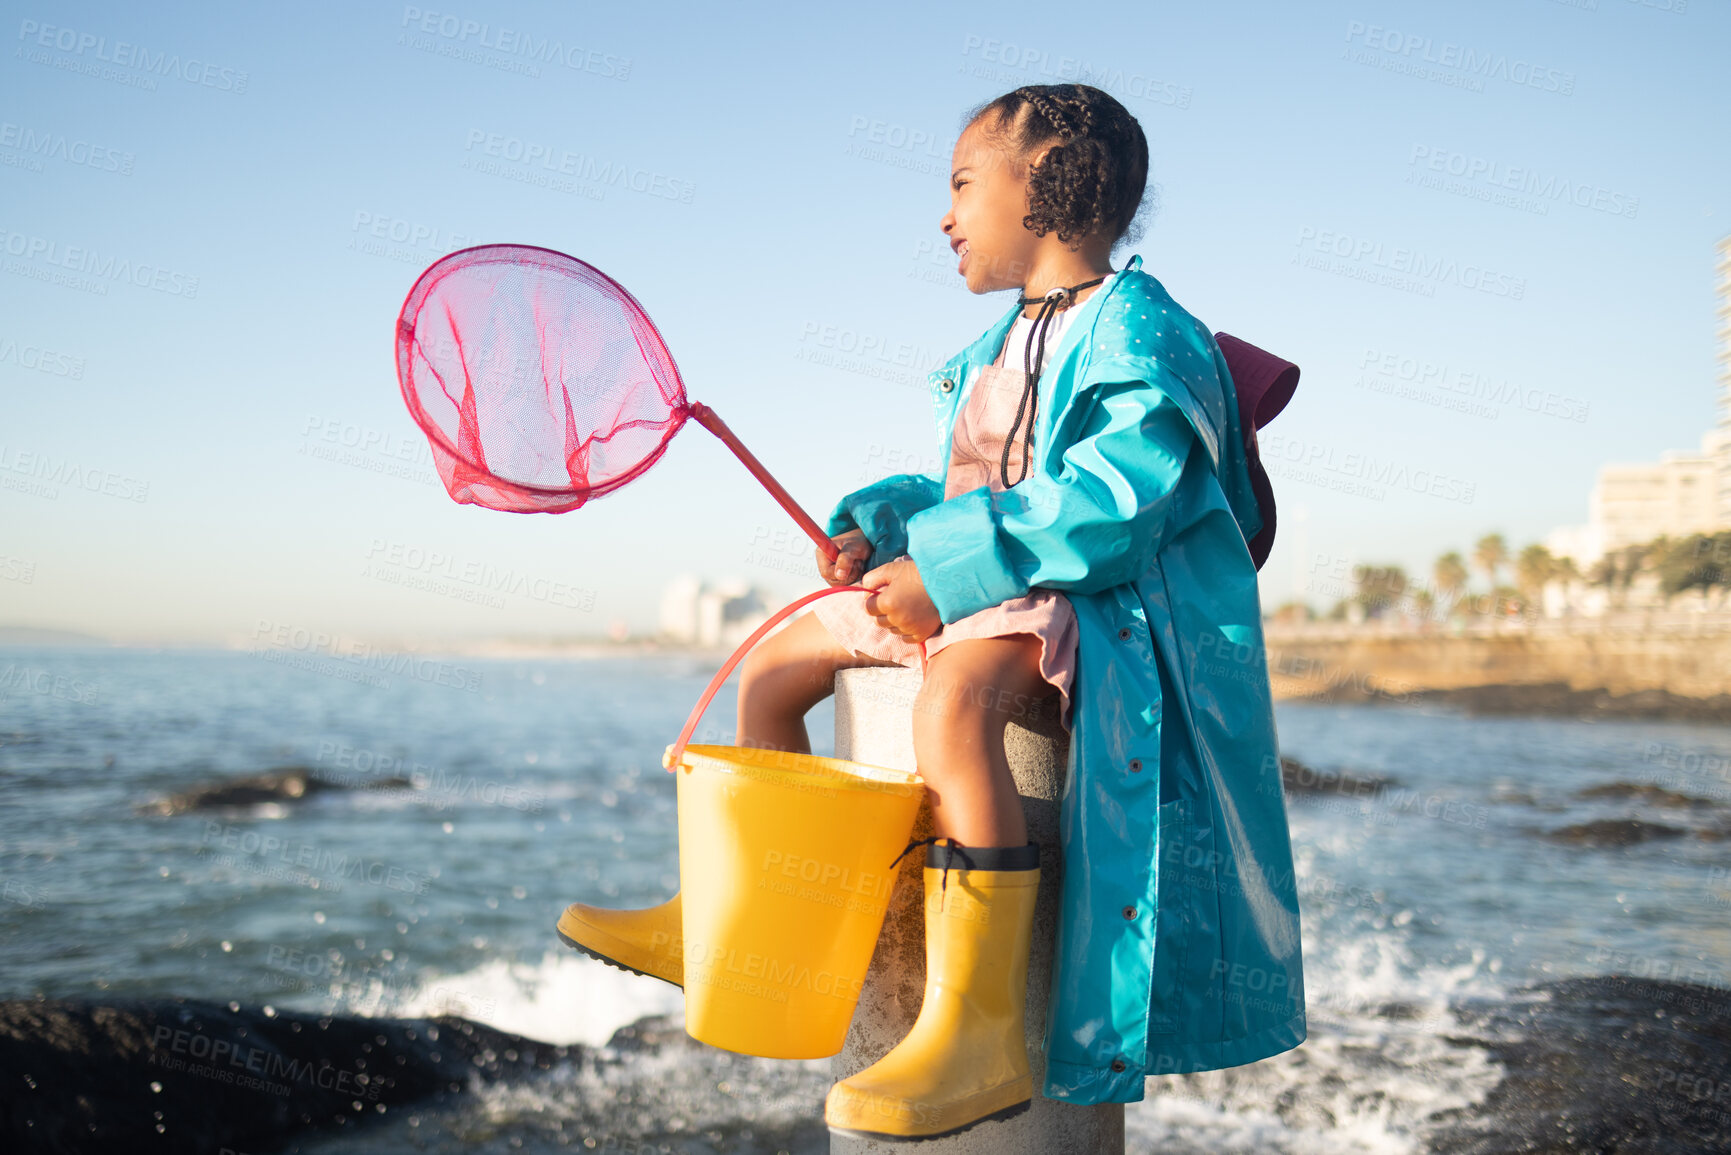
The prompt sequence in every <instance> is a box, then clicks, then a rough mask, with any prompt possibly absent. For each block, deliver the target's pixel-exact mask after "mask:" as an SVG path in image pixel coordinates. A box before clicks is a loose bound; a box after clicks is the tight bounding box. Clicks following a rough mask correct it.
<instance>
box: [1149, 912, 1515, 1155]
mask: <svg viewBox="0 0 1731 1155" xmlns="http://www.w3.org/2000/svg"><path fill="white" fill-rule="evenodd" d="M1398 919H1399V915H1398V914H1397V915H1396V916H1395V920H1387V919H1384V920H1383V921H1384V922H1385V923H1387V922H1390V921H1396V920H1398ZM1409 928H1410V923H1409V922H1399V921H1396V924H1395V925H1389V926H1387V927H1386V929H1371V928H1370V927H1368V926H1363V927H1360V928H1358V929H1357V930H1356V931H1355V933H1354V934H1353V935H1352V936H1351V937H1350V938H1346V939H1344V940H1334V939H1329V940H1322V939H1319V937H1318V936H1316V935H1314V934H1312V933H1308V932H1307V933H1306V934H1305V943H1306V945H1307V946H1314V945H1315V944H1317V943H1318V942H1319V941H1328V942H1329V943H1330V949H1329V950H1327V951H1326V952H1323V951H1317V952H1315V953H1309V952H1307V953H1306V956H1305V960H1304V972H1305V974H1304V982H1305V992H1306V1012H1307V1019H1308V1023H1309V1034H1308V1037H1307V1038H1306V1040H1305V1042H1304V1043H1303V1044H1302V1045H1300V1046H1299V1047H1297V1048H1295V1049H1294V1050H1291V1051H1287V1052H1285V1053H1284V1054H1280V1055H1276V1056H1274V1057H1272V1058H1269V1059H1265V1060H1263V1061H1261V1062H1258V1063H1253V1064H1250V1065H1248V1066H1243V1067H1233V1068H1228V1069H1227V1070H1223V1071H1207V1072H1203V1073H1201V1074H1196V1075H1179V1076H1168V1077H1159V1078H1153V1079H1150V1080H1149V1081H1148V1085H1147V1093H1148V1098H1147V1099H1145V1100H1144V1101H1142V1102H1140V1103H1135V1104H1132V1105H1130V1106H1129V1107H1128V1108H1127V1110H1126V1112H1125V1129H1126V1133H1127V1136H1128V1137H1129V1138H1130V1140H1131V1142H1130V1144H1129V1147H1130V1149H1133V1150H1148V1151H1161V1152H1169V1153H1184V1152H1192V1151H1195V1152H1202V1151H1206V1152H1211V1153H1222V1152H1245V1153H1247V1155H1248V1153H1251V1152H1256V1153H1263V1152H1274V1153H1279V1155H1325V1153H1327V1155H1334V1153H1337V1152H1346V1153H1353V1155H1406V1153H1407V1152H1417V1151H1423V1150H1427V1149H1428V1148H1429V1144H1428V1143H1427V1142H1426V1137H1427V1136H1428V1135H1429V1133H1430V1132H1431V1131H1432V1130H1433V1129H1434V1128H1435V1127H1436V1126H1438V1125H1439V1124H1440V1123H1441V1122H1442V1121H1443V1120H1444V1119H1445V1118H1446V1117H1447V1116H1448V1115H1449V1113H1451V1112H1453V1111H1456V1110H1458V1109H1460V1108H1465V1107H1471V1106H1473V1105H1475V1104H1477V1103H1480V1102H1482V1101H1483V1100H1484V1098H1485V1096H1486V1095H1487V1094H1489V1093H1490V1091H1491V1089H1492V1088H1493V1087H1495V1086H1496V1085H1497V1083H1498V1081H1499V1080H1500V1079H1501V1078H1502V1067H1501V1066H1500V1064H1498V1063H1497V1062H1495V1060H1493V1059H1492V1058H1491V1056H1490V1053H1489V1051H1488V1050H1487V1049H1486V1048H1484V1047H1481V1046H1475V1045H1472V1044H1465V1043H1460V1042H1451V1041H1448V1038H1447V1037H1448V1036H1458V1035H1459V1034H1463V1033H1468V1032H1467V1031H1466V1030H1465V1026H1466V1024H1464V1023H1463V1022H1462V1020H1461V1018H1460V1016H1459V1015H1458V1013H1457V1012H1456V1010H1455V1009H1454V1006H1453V1000H1456V999H1460V998H1473V997H1480V996H1483V997H1491V998H1500V997H1502V996H1503V994H1504V992H1503V991H1502V990H1501V987H1500V984H1499V983H1498V982H1497V981H1496V979H1495V977H1494V976H1493V975H1492V974H1491V973H1490V972H1489V970H1488V968H1487V967H1486V966H1485V963H1486V959H1485V957H1484V954H1483V952H1482V951H1475V952H1474V953H1473V955H1472V957H1471V958H1470V960H1466V961H1463V962H1462V963H1460V964H1459V965H1456V966H1425V965H1420V964H1419V962H1418V960H1417V956H1416V954H1415V952H1414V951H1413V949H1412V945H1411V932H1410V929H1409Z"/></svg>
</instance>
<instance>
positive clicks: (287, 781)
mask: <svg viewBox="0 0 1731 1155" xmlns="http://www.w3.org/2000/svg"><path fill="white" fill-rule="evenodd" d="M413 786H414V783H413V782H411V781H409V780H408V779H407V778H400V777H399V778H381V779H379V780H377V781H371V782H368V783H366V787H365V788H366V789H368V790H395V789H406V788H412V787H413ZM349 788H350V787H348V786H347V785H345V784H344V783H341V782H332V781H330V780H329V779H326V778H320V777H319V776H318V775H316V774H314V773H313V772H312V771H311V770H308V769H307V768H306V767H304V766H284V767H282V768H281V769H277V770H267V771H265V772H264V773H263V774H253V775H249V776H247V777H245V778H228V779H224V780H223V781H221V782H214V783H211V784H210V785H208V786H200V787H197V788H196V789H193V790H186V791H182V792H181V793H179V794H172V795H170V796H169V797H167V798H162V799H158V800H157V801H155V802H151V803H147V804H146V805H144V806H141V807H139V810H140V812H141V813H145V814H192V813H197V812H198V811H203V810H222V809H226V808H229V807H237V806H258V805H261V804H263V803H267V802H299V801H301V800H302V799H304V798H311V797H312V796H313V795H315V794H324V793H327V792H330V791H335V790H347V789H349Z"/></svg>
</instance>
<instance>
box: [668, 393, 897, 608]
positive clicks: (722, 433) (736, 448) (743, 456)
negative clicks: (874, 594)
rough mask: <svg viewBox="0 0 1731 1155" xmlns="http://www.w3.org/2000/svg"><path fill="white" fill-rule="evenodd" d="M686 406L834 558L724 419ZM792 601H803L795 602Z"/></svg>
mask: <svg viewBox="0 0 1731 1155" xmlns="http://www.w3.org/2000/svg"><path fill="white" fill-rule="evenodd" d="M687 408H688V409H689V410H690V412H691V416H693V417H695V418H696V419H697V423H698V424H699V425H701V426H703V427H704V428H705V429H707V430H709V431H710V432H711V433H713V434H715V435H716V436H717V437H719V438H721V440H722V442H723V443H724V444H725V445H726V446H727V447H728V448H729V449H731V450H733V455H734V456H735V457H737V458H739V459H740V460H741V461H743V462H744V463H745V467H746V468H747V469H749V470H751V473H752V476H753V477H756V478H757V479H758V480H759V481H761V482H763V487H764V488H765V489H767V490H769V495H770V496H771V497H773V498H775V500H777V501H778V502H780V503H781V508H783V509H785V510H787V512H788V513H789V514H790V515H791V516H792V517H793V520H795V521H796V522H798V523H799V528H801V529H803V530H805V532H806V536H807V537H809V538H811V540H812V541H814V542H816V543H817V548H818V549H819V550H821V551H822V552H823V556H824V557H826V558H828V559H829V560H830V561H834V560H835V559H836V558H838V557H840V556H841V548H840V547H839V546H837V545H836V544H835V542H833V541H831V540H830V536H829V534H827V533H825V532H824V531H823V527H822V526H820V525H819V524H818V523H817V522H815V521H813V520H812V519H811V517H810V516H809V515H808V514H807V513H806V512H805V510H803V509H801V508H800V507H799V502H797V501H795V500H794V499H793V495H792V494H790V493H789V492H788V491H787V490H785V489H783V488H782V487H781V482H779V481H777V480H776V479H775V478H773V477H771V476H770V473H769V470H767V469H765V468H764V467H763V462H761V461H759V460H758V459H757V457H756V455H755V454H753V453H752V452H751V450H749V449H747V448H746V447H745V445H744V443H743V442H741V441H740V440H739V438H738V437H736V436H734V433H733V430H731V429H729V428H728V427H727V422H725V421H723V420H722V419H721V415H720V414H719V413H717V412H716V411H715V410H713V409H711V408H710V407H709V406H707V405H705V404H704V403H703V402H701V401H693V402H691V404H690V405H689V406H688V407H687ZM862 588H863V587H862ZM794 604H795V605H800V604H803V603H799V602H795V603H794Z"/></svg>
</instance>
